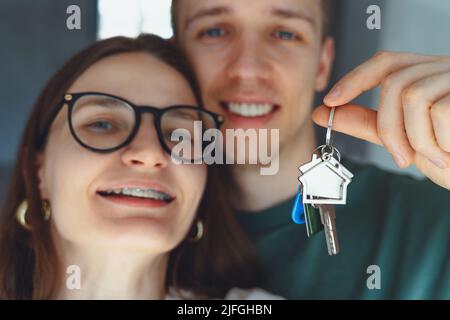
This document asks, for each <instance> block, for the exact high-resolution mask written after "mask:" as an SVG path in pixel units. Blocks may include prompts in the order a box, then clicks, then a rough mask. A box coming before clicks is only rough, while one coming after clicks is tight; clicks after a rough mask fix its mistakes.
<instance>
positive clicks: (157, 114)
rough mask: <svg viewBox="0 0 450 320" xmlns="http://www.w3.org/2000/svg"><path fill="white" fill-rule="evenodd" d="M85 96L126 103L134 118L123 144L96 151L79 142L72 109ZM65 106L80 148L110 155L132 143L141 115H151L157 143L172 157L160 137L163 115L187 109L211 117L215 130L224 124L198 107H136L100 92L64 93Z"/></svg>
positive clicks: (213, 114) (221, 118)
mask: <svg viewBox="0 0 450 320" xmlns="http://www.w3.org/2000/svg"><path fill="white" fill-rule="evenodd" d="M87 95H91V96H93V95H94V96H95V95H97V96H102V97H108V98H112V99H115V100H119V101H121V102H124V103H126V104H127V105H129V106H130V107H131V108H132V109H133V111H134V117H135V118H134V128H133V129H132V130H131V132H130V134H129V136H128V138H127V139H125V141H124V142H123V143H121V144H119V145H118V146H116V147H113V148H109V149H97V148H93V147H91V146H89V145H87V144H85V143H84V142H83V141H81V139H80V138H78V136H77V134H76V133H75V130H74V128H73V123H72V113H73V107H74V105H75V103H76V102H77V100H78V99H80V98H82V97H84V96H87ZM65 105H67V107H68V113H67V119H68V122H69V129H70V132H71V134H72V136H73V137H74V139H75V140H76V141H77V142H78V143H79V144H80V145H81V146H82V147H84V148H86V149H88V150H90V151H93V152H97V153H111V152H114V151H117V150H119V149H121V148H123V147H125V146H126V145H128V144H129V143H130V142H131V141H133V139H134V137H135V136H136V134H137V132H138V131H139V128H140V125H141V119H142V114H144V113H151V114H152V115H153V121H154V125H155V129H156V133H157V136H158V140H159V143H160V145H161V146H162V147H163V149H164V151H166V152H167V153H168V154H169V155H172V150H171V149H170V148H169V146H168V145H167V143H166V142H165V141H164V138H163V136H162V130H161V118H162V116H163V115H164V113H166V112H168V111H172V110H174V109H189V110H194V111H197V112H202V113H205V114H207V115H209V116H211V118H212V119H213V120H214V125H215V129H220V127H221V126H222V124H223V122H224V119H223V117H222V116H221V115H220V114H217V113H214V112H212V111H209V110H206V109H204V108H202V107H199V106H192V105H172V106H167V107H165V108H157V107H154V106H138V105H136V104H134V103H132V102H130V101H128V100H126V99H124V98H122V97H118V96H115V95H112V94H107V93H101V92H78V93H66V94H65V95H64V98H63V101H62V102H61V108H62V107H63V106H65ZM58 112H59V111H58Z"/></svg>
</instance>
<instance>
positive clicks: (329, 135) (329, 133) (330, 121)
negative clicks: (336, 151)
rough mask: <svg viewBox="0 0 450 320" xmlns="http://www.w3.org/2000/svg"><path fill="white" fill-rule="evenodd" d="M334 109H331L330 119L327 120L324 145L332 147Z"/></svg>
mask: <svg viewBox="0 0 450 320" xmlns="http://www.w3.org/2000/svg"><path fill="white" fill-rule="evenodd" d="M335 110H336V108H331V112H330V118H329V119H328V127H327V137H326V142H325V143H326V145H327V146H332V143H333V141H332V138H333V120H334V112H335Z"/></svg>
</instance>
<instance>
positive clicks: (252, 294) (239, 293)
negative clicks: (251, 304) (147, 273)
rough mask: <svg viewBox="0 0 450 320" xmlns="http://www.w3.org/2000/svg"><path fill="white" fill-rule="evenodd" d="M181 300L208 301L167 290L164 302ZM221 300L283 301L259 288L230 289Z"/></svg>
mask: <svg viewBox="0 0 450 320" xmlns="http://www.w3.org/2000/svg"><path fill="white" fill-rule="evenodd" d="M182 299H189V300H190V299H193V300H196V299H208V298H207V297H199V296H196V295H195V294H193V293H192V292H190V291H187V290H175V289H173V288H171V289H169V292H168V294H167V295H166V300H182ZM223 300H284V298H283V297H281V296H278V295H275V294H272V293H270V292H267V291H265V290H263V289H260V288H252V289H241V288H232V289H230V291H228V293H227V294H226V295H225V297H224V298H223Z"/></svg>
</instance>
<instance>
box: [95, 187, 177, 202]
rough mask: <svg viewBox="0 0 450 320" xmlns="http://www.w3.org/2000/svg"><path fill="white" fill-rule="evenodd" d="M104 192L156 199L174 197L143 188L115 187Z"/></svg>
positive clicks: (167, 199)
mask: <svg viewBox="0 0 450 320" xmlns="http://www.w3.org/2000/svg"><path fill="white" fill-rule="evenodd" d="M103 193H105V194H107V195H119V194H122V195H125V196H133V197H137V198H147V199H154V200H162V201H170V200H172V197H171V196H169V195H168V194H166V193H164V192H161V191H156V190H153V189H141V188H123V189H114V190H105V191H103Z"/></svg>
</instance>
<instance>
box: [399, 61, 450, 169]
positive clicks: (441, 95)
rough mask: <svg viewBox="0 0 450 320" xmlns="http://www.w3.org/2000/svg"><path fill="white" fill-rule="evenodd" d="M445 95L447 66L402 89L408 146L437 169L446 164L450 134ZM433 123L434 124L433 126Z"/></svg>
mask: <svg viewBox="0 0 450 320" xmlns="http://www.w3.org/2000/svg"><path fill="white" fill-rule="evenodd" d="M449 69H450V68H449ZM447 95H450V70H448V71H445V72H442V73H439V74H434V75H432V76H429V77H426V78H423V79H421V80H419V81H416V82H415V83H413V84H412V85H410V86H409V87H407V88H406V89H405V90H404V91H403V93H402V103H403V113H404V122H405V128H406V133H407V136H408V139H409V142H410V143H411V146H412V147H413V148H414V150H415V151H416V152H417V153H420V154H421V155H423V156H424V157H426V158H427V159H428V160H429V161H431V162H432V163H433V164H434V165H435V166H437V167H439V168H441V169H445V168H447V167H448V166H449V165H450V153H448V151H446V150H448V148H446V147H448V146H447V140H448V136H449V135H450V130H449V126H450V118H449V117H448V114H447V113H446V112H445V111H446V103H447V102H446V99H445V97H446V96H447ZM433 118H434V120H433ZM445 122H447V125H445ZM434 124H436V126H438V127H437V128H434ZM441 145H443V147H444V148H442V147H441Z"/></svg>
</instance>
